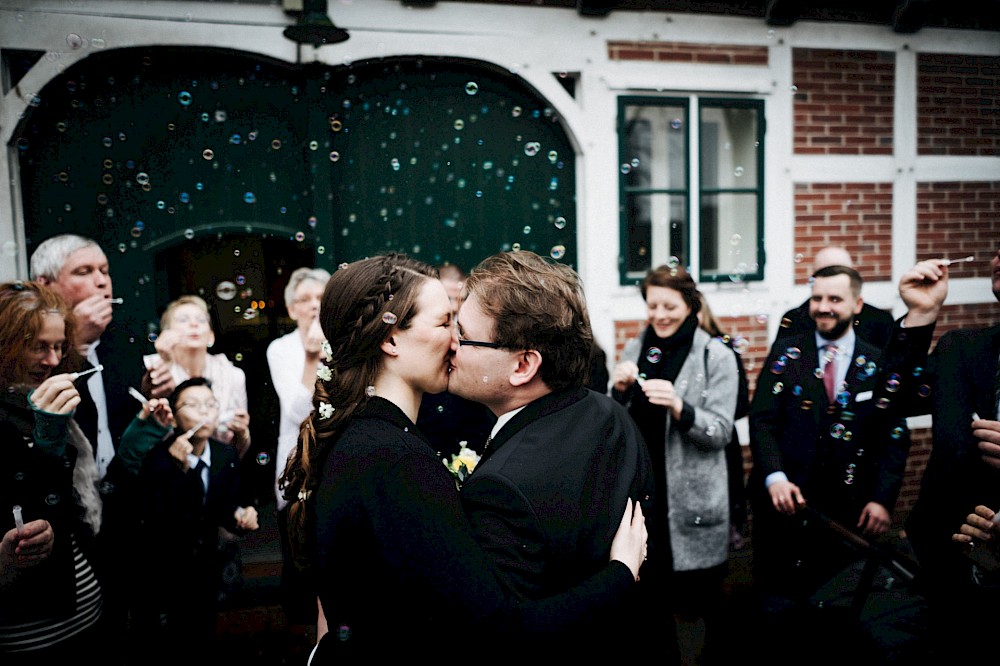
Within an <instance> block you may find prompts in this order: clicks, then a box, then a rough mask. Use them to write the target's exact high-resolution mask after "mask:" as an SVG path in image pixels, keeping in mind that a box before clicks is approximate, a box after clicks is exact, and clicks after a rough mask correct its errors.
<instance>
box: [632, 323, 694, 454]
mask: <svg viewBox="0 0 1000 666" xmlns="http://www.w3.org/2000/svg"><path fill="white" fill-rule="evenodd" d="M697 330H698V316H697V315H695V314H691V315H690V316H689V317H688V318H687V319H685V320H684V323H682V324H681V325H680V328H678V329H677V332H676V333H674V334H673V335H672V336H670V337H669V338H661V337H660V336H658V335H657V334H656V331H655V330H653V327H652V326H649V327H648V328H647V329H646V333H645V335H643V337H642V351H641V353H640V354H639V360H638V365H639V376H640V377H644V378H646V379H666V380H668V381H671V382H672V381H675V380H676V379H677V375H678V374H680V371H681V367H682V366H683V365H684V360H685V359H686V358H687V357H688V354H689V353H690V351H691V344H692V343H693V341H694V333H695V331H697ZM631 391H632V395H631V398H632V401H631V407H630V408H629V413H630V414H631V415H632V418H633V419H634V420H635V422H636V424H637V425H638V426H639V430H640V431H641V432H642V435H643V437H644V438H645V440H646V442H647V443H648V444H650V454H651V455H652V456H653V457H654V458H656V453H658V451H657V450H658V449H661V448H662V446H654V445H653V444H652V443H653V442H662V441H663V439H664V437H665V435H666V427H667V408H666V407H662V406H660V405H652V404H650V402H649V400H647V399H646V394H645V393H643V392H642V389H641V388H640V387H639V385H638V383H636V384H634V385H633V386H632V389H631ZM654 452H655V453H654ZM659 455H660V457H662V453H660V454H659ZM654 462H656V461H655V460H654Z"/></svg>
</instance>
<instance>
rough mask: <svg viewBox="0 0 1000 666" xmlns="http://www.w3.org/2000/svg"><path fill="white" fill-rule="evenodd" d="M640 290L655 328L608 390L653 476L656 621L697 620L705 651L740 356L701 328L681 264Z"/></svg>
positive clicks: (627, 354) (714, 610) (650, 583)
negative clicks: (638, 437) (634, 428)
mask: <svg viewBox="0 0 1000 666" xmlns="http://www.w3.org/2000/svg"><path fill="white" fill-rule="evenodd" d="M640 289H641V292H642V297H643V300H645V301H646V313H647V321H648V325H647V326H646V328H645V329H644V330H643V331H642V332H641V333H640V335H639V336H638V337H637V338H634V339H632V340H629V341H628V342H627V343H626V344H625V348H624V350H623V351H622V356H621V359H620V361H619V363H618V365H617V366H616V367H615V369H614V372H613V373H612V379H611V381H612V387H611V395H612V397H613V398H615V399H616V400H618V401H619V402H621V403H623V404H625V405H627V406H628V409H629V413H630V414H631V415H632V418H634V419H635V422H636V424H637V425H638V426H639V429H640V431H641V432H642V435H643V439H644V440H645V442H646V445H647V446H648V447H649V455H650V459H651V460H652V463H653V473H654V477H655V480H656V502H655V506H656V515H655V516H653V515H651V516H650V525H649V543H650V548H649V562H647V566H649V570H648V571H647V570H646V569H645V568H644V569H643V584H644V586H646V589H647V590H648V591H649V593H650V594H649V596H648V597H647V599H648V602H649V604H650V607H649V608H648V612H649V615H651V616H654V617H657V620H656V623H657V624H658V626H669V623H671V622H673V623H675V624H678V625H679V624H683V625H684V626H685V628H686V630H688V631H690V630H691V629H693V628H695V627H698V626H701V622H700V621H699V618H700V619H701V620H703V621H704V627H705V638H704V644H705V648H706V649H708V648H712V649H714V647H713V646H711V645H710V643H709V641H710V640H712V636H713V635H714V634H713V632H714V631H716V629H715V628H714V627H717V626H718V620H719V618H720V614H721V610H722V604H723V601H724V598H723V594H722V583H723V581H724V579H725V575H726V562H727V560H728V556H729V492H728V482H727V478H728V477H727V472H726V455H725V448H726V445H727V444H728V443H729V440H730V435H731V433H732V430H733V421H734V418H733V417H734V413H735V411H736V396H737V387H738V379H737V369H736V359H735V358H734V357H733V352H732V350H730V349H729V348H728V347H726V345H724V344H723V343H722V342H721V341H720V340H717V339H715V338H713V337H712V336H710V335H709V334H708V333H706V332H705V331H704V330H702V329H701V328H700V327H699V325H698V312H699V311H700V310H701V300H700V299H699V296H698V287H697V285H696V284H695V282H694V280H693V279H692V278H691V276H690V275H689V274H688V273H687V272H686V271H685V270H684V269H683V268H672V267H669V266H660V267H659V268H656V269H654V270H652V271H650V272H649V273H648V274H647V275H646V278H645V280H643V283H642V285H641V288H640ZM663 615H666V617H662V616H663ZM661 620H662V622H661ZM713 625H714V626H713ZM719 633H721V631H719ZM709 651H710V650H709ZM705 657H706V659H708V658H710V655H708V654H706V655H705Z"/></svg>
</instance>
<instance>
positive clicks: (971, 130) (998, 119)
mask: <svg viewBox="0 0 1000 666" xmlns="http://www.w3.org/2000/svg"><path fill="white" fill-rule="evenodd" d="M997 91H1000V58H998V57H996V56H992V57H991V56H972V55H960V54H946V53H920V54H918V55H917V152H918V153H919V154H920V155H998V154H1000V114H998V113H997V94H998V92H997Z"/></svg>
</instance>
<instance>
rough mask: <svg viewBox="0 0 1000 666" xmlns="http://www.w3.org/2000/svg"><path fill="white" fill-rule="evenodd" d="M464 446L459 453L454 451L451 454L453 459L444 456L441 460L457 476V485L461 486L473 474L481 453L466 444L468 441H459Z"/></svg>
mask: <svg viewBox="0 0 1000 666" xmlns="http://www.w3.org/2000/svg"><path fill="white" fill-rule="evenodd" d="M459 445H460V446H461V447H462V448H461V449H460V450H459V452H458V453H453V454H452V456H451V461H449V460H448V459H447V458H442V460H441V462H443V463H444V466H445V467H447V468H448V471H449V472H451V473H452V476H454V477H455V486H456V487H457V488H461V487H462V484H463V483H465V480H466V479H468V478H469V476H470V475H471V474H472V470H474V469H476V464H477V463H478V462H479V454H478V453H476V452H475V451H473V450H472V449H470V448H469V447H468V446H466V442H459Z"/></svg>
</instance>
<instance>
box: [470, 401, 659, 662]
mask: <svg viewBox="0 0 1000 666" xmlns="http://www.w3.org/2000/svg"><path fill="white" fill-rule="evenodd" d="M652 478H653V477H652V474H651V470H650V463H649V456H648V453H647V452H646V448H645V446H644V445H643V441H642V436H641V435H640V434H639V430H638V428H636V426H635V423H634V422H633V421H632V419H631V417H630V416H629V415H628V412H626V411H625V409H624V408H623V407H622V406H621V405H619V404H618V403H616V402H615V401H614V400H612V399H611V398H609V397H607V396H605V395H601V394H598V393H596V392H594V391H591V390H588V389H585V388H579V389H568V390H565V391H558V392H555V393H551V394H549V395H546V396H544V397H542V398H539V399H537V400H535V401H534V402H532V403H530V404H529V405H528V406H526V407H525V408H524V409H523V410H522V411H521V412H519V413H518V414H517V415H516V416H514V418H513V419H511V420H510V422H508V423H507V424H505V425H504V427H503V428H501V430H500V431H499V432H498V433H497V435H496V437H494V438H493V440H492V442H491V443H490V445H489V447H487V450H486V452H485V453H484V454H483V456H482V459H481V460H480V461H479V463H478V465H477V466H476V469H475V470H474V471H473V473H472V476H471V477H470V478H469V479H468V480H467V481H466V482H465V483H464V484H463V486H462V503H463V505H464V506H465V510H466V513H467V514H468V516H469V518H470V520H471V522H472V526H473V530H474V531H475V533H476V535H477V537H478V539H479V541H480V543H482V545H483V546H484V548H485V549H486V551H487V552H488V553H489V554H491V555H492V557H493V559H494V560H495V561H496V562H497V563H498V565H499V569H500V572H501V576H502V578H503V579H504V580H505V581H506V582H507V583H508V584H509V586H510V588H511V589H512V590H513V591H514V592H515V593H516V594H518V595H520V596H522V597H525V598H530V599H539V598H542V597H546V596H550V595H552V594H553V593H556V592H560V591H563V590H566V589H567V588H569V587H571V586H573V585H576V584H578V583H579V582H580V581H581V580H583V579H584V578H586V577H588V576H590V575H592V574H594V573H595V572H596V571H599V570H600V569H602V568H603V567H605V566H606V565H607V563H608V557H609V553H610V549H611V540H612V537H613V536H614V534H615V531H616V530H617V529H618V526H619V524H620V521H621V517H622V514H623V512H624V508H625V504H626V499H627V498H629V497H631V498H632V499H645V498H647V497H652V496H653V488H652V483H653V481H652ZM645 508H646V507H644V509H645ZM647 515H648V514H647ZM648 520H649V518H648V517H647V521H648ZM618 617H619V618H620V617H622V616H621V615H620V613H619V615H618ZM632 617H633V619H634V614H633V615H632ZM605 621H607V622H609V623H610V622H614V621H617V620H616V618H604V620H602V619H601V618H600V617H597V616H595V617H594V622H593V624H590V625H589V626H588V627H587V628H585V629H584V630H583V631H582V632H581V634H578V635H576V636H575V638H573V637H570V638H569V639H568V640H567V641H566V642H565V643H564V645H565V646H566V647H567V648H568V649H571V650H572V651H573V652H574V653H579V652H580V651H585V650H587V649H588V648H589V646H593V645H594V644H595V643H594V641H600V640H615V639H612V638H611V636H610V635H609V634H613V633H614V632H612V631H611V629H610V627H611V624H603V625H602V622H605ZM581 639H585V640H581ZM616 644H617V643H616Z"/></svg>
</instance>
